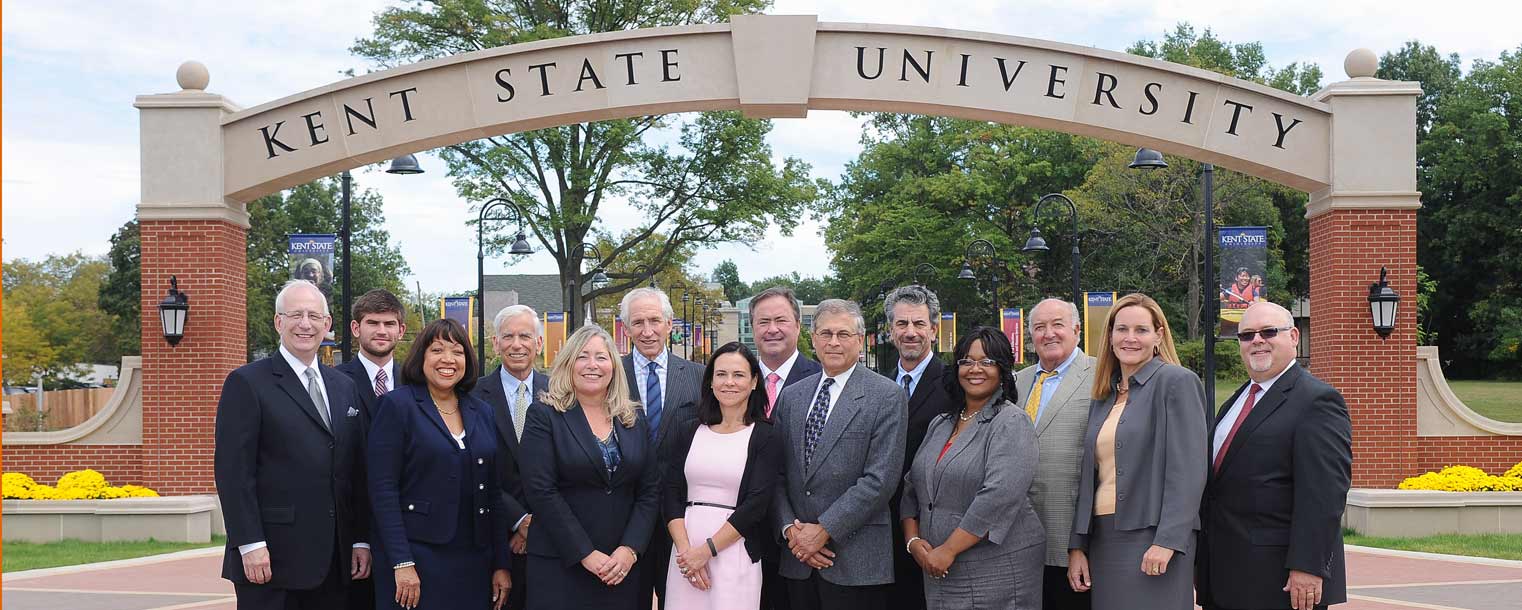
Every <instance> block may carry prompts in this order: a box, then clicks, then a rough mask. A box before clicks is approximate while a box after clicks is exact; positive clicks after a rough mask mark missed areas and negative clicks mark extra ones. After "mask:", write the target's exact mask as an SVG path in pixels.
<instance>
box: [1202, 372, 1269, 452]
mask: <svg viewBox="0 0 1522 610" xmlns="http://www.w3.org/2000/svg"><path fill="white" fill-rule="evenodd" d="M1261 391H1263V387H1262V386H1259V385H1258V384H1256V383H1255V384H1252V385H1251V386H1249V387H1248V388H1247V402H1245V403H1242V412H1240V413H1237V421H1234V422H1232V424H1231V431H1230V432H1227V433H1226V441H1225V442H1223V443H1221V450H1220V451H1217V452H1216V454H1215V464H1213V465H1212V469H1213V470H1215V471H1216V472H1220V470H1221V459H1222V458H1225V457H1226V450H1227V449H1230V448H1231V439H1232V438H1235V437H1236V436H1237V430H1241V429H1242V422H1245V421H1247V414H1249V413H1252V406H1253V403H1255V402H1257V398H1258V392H1261Z"/></svg>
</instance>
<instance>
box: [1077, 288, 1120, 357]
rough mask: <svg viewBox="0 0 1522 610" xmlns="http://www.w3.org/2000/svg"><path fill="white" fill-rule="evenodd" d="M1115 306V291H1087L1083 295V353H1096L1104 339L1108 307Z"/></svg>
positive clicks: (1108, 313)
mask: <svg viewBox="0 0 1522 610" xmlns="http://www.w3.org/2000/svg"><path fill="white" fill-rule="evenodd" d="M1113 307H1115V293H1113V292H1088V293H1084V295H1083V353H1085V354H1090V355H1093V354H1097V353H1099V348H1100V346H1102V345H1104V341H1105V325H1106V324H1107V323H1108V322H1109V320H1110V309H1111V308H1113Z"/></svg>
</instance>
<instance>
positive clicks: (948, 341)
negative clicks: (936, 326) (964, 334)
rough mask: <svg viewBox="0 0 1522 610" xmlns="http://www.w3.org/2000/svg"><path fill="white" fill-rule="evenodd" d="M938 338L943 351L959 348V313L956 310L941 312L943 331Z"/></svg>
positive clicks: (952, 350) (949, 351)
mask: <svg viewBox="0 0 1522 610" xmlns="http://www.w3.org/2000/svg"><path fill="white" fill-rule="evenodd" d="M938 340H939V341H940V343H941V351H943V352H946V353H948V354H949V353H951V352H954V351H956V349H957V313H956V312H954V311H943V312H941V332H940V336H939V337H938Z"/></svg>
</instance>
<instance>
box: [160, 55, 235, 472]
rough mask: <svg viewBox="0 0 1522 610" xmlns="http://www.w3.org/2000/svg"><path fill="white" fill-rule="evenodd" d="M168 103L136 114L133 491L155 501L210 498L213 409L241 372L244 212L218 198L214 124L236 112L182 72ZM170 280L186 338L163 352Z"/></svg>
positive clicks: (187, 68) (196, 69)
mask: <svg viewBox="0 0 1522 610" xmlns="http://www.w3.org/2000/svg"><path fill="white" fill-rule="evenodd" d="M176 76H177V79H178V80H179V84H180V86H181V87H182V88H183V90H182V91H180V92H178V93H166V94H160V95H142V96H138V98H137V101H136V103H135V104H134V106H136V107H137V108H138V109H139V110H140V111H141V112H140V115H139V118H140V124H141V138H140V142H141V158H142V166H141V171H142V203H141V204H139V205H138V221H139V223H140V226H141V233H142V259H141V262H142V295H143V296H142V299H143V300H142V306H143V316H142V318H143V327H142V333H143V334H142V341H143V344H142V347H143V445H142V471H143V476H142V480H143V483H144V484H146V485H148V486H149V487H152V488H154V489H156V490H158V491H159V493H161V494H166V495H171V494H174V495H178V494H210V493H215V492H216V484H215V481H214V478H213V472H212V458H213V455H214V450H215V444H214V442H215V439H214V437H215V424H216V412H217V397H218V396H220V395H221V391H222V381H223V380H224V379H225V378H226V377H227V373H228V372H229V371H231V370H232V369H234V368H236V367H238V366H240V365H242V364H243V363H244V362H245V361H246V357H247V350H248V347H247V346H248V338H247V331H246V329H247V324H246V316H247V311H246V309H247V308H246V302H245V291H246V285H247V280H246V277H245V275H246V268H247V267H246V265H247V260H246V242H247V239H248V214H247V212H246V211H245V210H244V207H243V204H241V203H238V202H236V201H230V200H227V199H226V198H225V197H223V192H224V189H223V163H222V150H223V147H222V125H221V121H222V118H223V117H224V116H225V115H227V114H229V113H232V112H236V111H237V110H238V108H237V106H235V105H233V104H232V103H231V102H229V101H227V100H226V99H225V98H223V97H222V96H220V95H215V94H210V93H206V92H205V88H206V85H207V83H208V82H209V80H210V75H209V74H208V73H207V72H206V68H205V67H204V66H202V65H200V64H199V63H195V62H186V64H184V65H182V66H180V70H179V72H178V74H177V75H176ZM170 276H175V277H176V278H177V279H178V280H179V287H180V290H181V291H182V292H184V293H185V294H186V295H188V297H189V299H190V312H189V314H188V316H187V318H186V323H185V336H184V339H183V340H181V341H180V344H179V345H177V346H173V347H171V346H170V345H169V344H168V343H167V342H166V341H165V340H164V332H163V328H162V327H161V326H160V323H159V316H158V303H159V301H161V300H163V298H164V296H165V294H167V291H168V289H169V278H170Z"/></svg>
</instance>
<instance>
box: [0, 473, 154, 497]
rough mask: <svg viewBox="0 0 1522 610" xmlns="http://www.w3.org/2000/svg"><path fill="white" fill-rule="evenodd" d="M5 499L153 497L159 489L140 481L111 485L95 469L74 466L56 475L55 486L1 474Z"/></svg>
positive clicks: (20, 476) (21, 476)
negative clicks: (66, 472) (75, 468)
mask: <svg viewBox="0 0 1522 610" xmlns="http://www.w3.org/2000/svg"><path fill="white" fill-rule="evenodd" d="M4 487H5V490H4V494H5V499H7V500H114V499H117V498H156V497H158V495H159V494H158V492H156V491H153V490H152V489H148V488H147V487H143V486H140V485H123V486H121V487H112V486H111V484H110V483H108V482H107V481H106V477H104V476H102V475H101V474H100V473H99V472H96V471H94V470H89V469H85V470H76V471H74V472H70V473H68V474H65V475H63V476H62V477H60V478H59V479H58V486H57V487H53V486H51V485H43V484H41V483H38V482H37V481H35V480H33V479H32V477H29V476H27V475H25V474H22V473H19V472H7V473H5V475H4Z"/></svg>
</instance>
